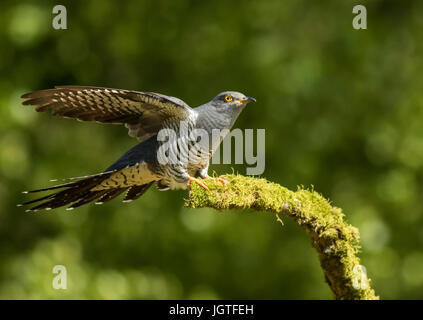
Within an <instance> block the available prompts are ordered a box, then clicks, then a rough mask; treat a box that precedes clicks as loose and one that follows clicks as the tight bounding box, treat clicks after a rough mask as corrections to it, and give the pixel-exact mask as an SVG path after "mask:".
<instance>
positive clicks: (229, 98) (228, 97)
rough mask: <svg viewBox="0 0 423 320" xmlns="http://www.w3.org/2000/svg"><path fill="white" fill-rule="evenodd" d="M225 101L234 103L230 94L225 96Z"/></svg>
mask: <svg viewBox="0 0 423 320" xmlns="http://www.w3.org/2000/svg"><path fill="white" fill-rule="evenodd" d="M225 101H226V102H231V101H232V96H231V95H230V94H227V95H226V96H225Z"/></svg>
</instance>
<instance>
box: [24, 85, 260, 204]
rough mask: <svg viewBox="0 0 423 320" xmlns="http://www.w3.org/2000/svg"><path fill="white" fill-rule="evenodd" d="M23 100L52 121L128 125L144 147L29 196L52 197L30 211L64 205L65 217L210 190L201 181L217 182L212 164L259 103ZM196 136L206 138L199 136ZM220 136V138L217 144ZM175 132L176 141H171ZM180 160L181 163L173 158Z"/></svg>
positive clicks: (63, 95)
mask: <svg viewBox="0 0 423 320" xmlns="http://www.w3.org/2000/svg"><path fill="white" fill-rule="evenodd" d="M22 98H24V99H27V100H26V101H24V102H23V103H22V104H23V105H35V106H37V107H36V109H35V110H36V111H38V112H44V111H47V110H51V113H52V114H53V115H58V116H62V117H65V118H73V119H77V120H80V121H95V122H101V123H114V124H124V125H125V127H127V128H128V129H129V135H130V136H131V137H134V138H136V139H138V140H139V141H140V143H139V144H138V145H136V146H135V147H133V148H132V149H130V150H129V151H127V152H126V153H125V154H124V155H123V156H122V157H121V158H120V159H119V160H117V161H116V162H115V163H113V164H112V165H111V166H110V167H108V168H107V169H106V170H105V171H104V172H102V173H98V174H94V175H90V176H84V177H76V178H70V180H72V181H71V182H68V183H63V184H59V185H55V186H52V187H47V188H43V189H37V190H32V191H25V192H24V193H34V192H41V191H49V190H54V192H53V193H50V194H48V195H46V196H44V197H41V198H37V199H35V200H31V201H28V202H25V203H22V204H20V206H21V205H28V204H36V205H35V206H33V207H32V208H31V209H28V210H27V211H36V210H40V209H46V210H50V209H54V208H58V207H61V206H66V205H69V206H68V208H67V210H72V209H74V208H76V207H79V206H81V205H84V204H86V203H89V202H92V201H95V203H96V204H103V203H105V202H107V201H109V200H111V199H113V198H115V197H117V196H118V195H120V194H121V193H123V192H125V191H126V195H125V197H124V200H123V201H124V202H129V201H132V200H135V199H137V198H139V197H140V196H141V195H142V194H144V193H145V192H146V190H147V189H148V188H149V187H150V186H152V185H153V184H156V187H157V188H158V189H159V190H167V189H180V188H182V189H184V188H187V187H188V185H189V184H190V183H197V184H199V185H201V186H202V187H203V188H204V189H206V190H208V188H207V185H206V184H205V183H204V182H203V181H202V180H199V179H198V178H202V179H211V178H210V177H209V176H208V174H207V172H208V167H209V161H210V157H211V156H212V154H213V152H215V151H216V148H217V147H218V145H219V143H220V142H221V141H222V139H223V137H224V136H225V135H226V134H227V132H229V129H230V128H231V127H232V126H233V124H234V122H235V120H236V119H237V117H238V116H239V114H240V112H241V111H242V110H243V109H244V107H245V106H246V105H247V103H249V102H255V101H256V100H255V99H254V98H251V97H247V96H245V95H244V94H242V93H239V92H235V91H226V92H222V93H219V94H218V95H217V96H216V97H215V98H214V99H213V100H211V101H210V102H208V103H206V104H203V105H201V106H199V107H196V108H191V107H189V106H188V105H187V104H186V103H185V102H184V101H182V100H181V99H178V98H175V97H171V96H166V95H163V94H159V93H154V92H139V91H132V90H123V89H111V88H101V87H85V86H57V87H55V88H54V89H48V90H40V91H35V92H31V93H27V94H24V95H23V96H22ZM196 130H197V131H201V132H202V133H205V134H206V136H207V138H205V139H199V138H198V136H195V135H193V132H195V131H196ZM214 130H220V135H219V136H217V138H216V136H215V135H214V134H213V131H214ZM172 132H173V133H175V134H173V135H171V134H170V133H172ZM162 136H163V137H165V138H166V139H163V137H162ZM199 140H200V141H199ZM165 147H166V148H165ZM163 150H164V151H165V152H164V153H163V152H162V151H163ZM193 150H194V152H193ZM161 152H162V153H161ZM160 154H162V157H160ZM175 154H176V155H177V157H176V158H173V157H172V155H175ZM181 154H185V155H187V154H188V156H186V157H181V156H180V155H181ZM182 158H183V159H185V161H182V160H181V159H182ZM163 159H165V160H166V159H167V160H168V161H167V162H166V161H163ZM169 159H170V160H172V161H169ZM216 179H218V178H216ZM219 180H220V179H219ZM220 181H221V180H220ZM222 182H224V181H222Z"/></svg>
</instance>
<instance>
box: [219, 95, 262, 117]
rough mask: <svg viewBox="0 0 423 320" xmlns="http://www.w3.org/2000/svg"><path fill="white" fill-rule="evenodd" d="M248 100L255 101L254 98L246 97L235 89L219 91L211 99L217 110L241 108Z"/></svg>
mask: <svg viewBox="0 0 423 320" xmlns="http://www.w3.org/2000/svg"><path fill="white" fill-rule="evenodd" d="M249 102H256V99H254V98H251V97H247V96H246V95H245V94H242V93H240V92H236V91H225V92H222V93H219V94H218V95H217V96H216V97H215V98H214V99H213V100H212V104H213V105H214V106H215V107H216V108H217V109H218V110H219V109H220V110H221V111H222V112H223V111H227V110H231V109H232V110H234V109H235V110H236V109H239V108H243V107H245V106H246V105H247V103H249Z"/></svg>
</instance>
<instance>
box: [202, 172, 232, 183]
mask: <svg viewBox="0 0 423 320" xmlns="http://www.w3.org/2000/svg"><path fill="white" fill-rule="evenodd" d="M209 179H214V180H216V181H219V182H221V183H223V185H225V186H226V185H227V184H228V183H229V182H228V181H226V180H225V179H222V178H219V177H210V176H209V175H208V174H207V175H206V176H205V177H204V180H209Z"/></svg>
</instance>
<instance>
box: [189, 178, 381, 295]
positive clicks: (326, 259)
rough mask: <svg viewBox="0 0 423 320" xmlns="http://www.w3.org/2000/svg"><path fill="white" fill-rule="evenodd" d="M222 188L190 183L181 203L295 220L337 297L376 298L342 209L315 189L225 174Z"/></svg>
mask: <svg viewBox="0 0 423 320" xmlns="http://www.w3.org/2000/svg"><path fill="white" fill-rule="evenodd" d="M220 178H222V179H225V180H227V181H228V183H227V184H226V185H223V184H222V183H221V182H218V181H214V180H211V179H210V180H207V181H206V183H207V186H208V188H209V189H210V192H207V191H206V190H204V189H203V188H202V187H200V186H198V185H196V184H193V185H192V186H191V190H190V194H189V198H188V199H187V200H186V203H185V205H186V206H187V207H190V208H205V207H208V208H214V209H217V210H228V209H253V210H257V211H264V212H271V213H275V214H277V215H281V216H286V217H290V218H292V219H294V221H295V222H297V223H298V224H299V225H300V226H301V227H302V228H303V229H305V231H306V232H307V233H308V234H309V235H310V237H311V240H312V245H313V247H314V248H315V249H316V250H317V253H318V255H319V259H320V264H321V267H322V269H323V273H324V275H325V279H326V282H327V283H328V284H329V286H330V288H331V290H332V292H333V293H334V295H335V298H336V299H363V300H374V299H379V297H378V296H376V295H375V292H374V290H373V289H372V288H371V287H370V280H369V279H368V278H367V277H366V274H365V273H363V268H362V267H361V264H360V259H359V258H358V256H357V254H358V252H359V250H360V243H359V240H360V235H359V232H358V229H357V228H355V227H353V226H351V225H350V224H348V223H346V222H345V221H344V214H343V213H342V210H341V209H339V208H336V207H333V206H331V204H330V203H329V201H328V200H326V199H325V198H324V197H322V196H321V195H320V194H318V193H317V192H316V191H314V190H305V189H303V188H298V190H297V191H295V192H294V191H291V190H288V189H287V188H285V187H282V186H281V185H279V184H276V183H272V182H269V181H267V180H266V179H259V178H252V177H245V176H241V175H225V176H221V177H220Z"/></svg>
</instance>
